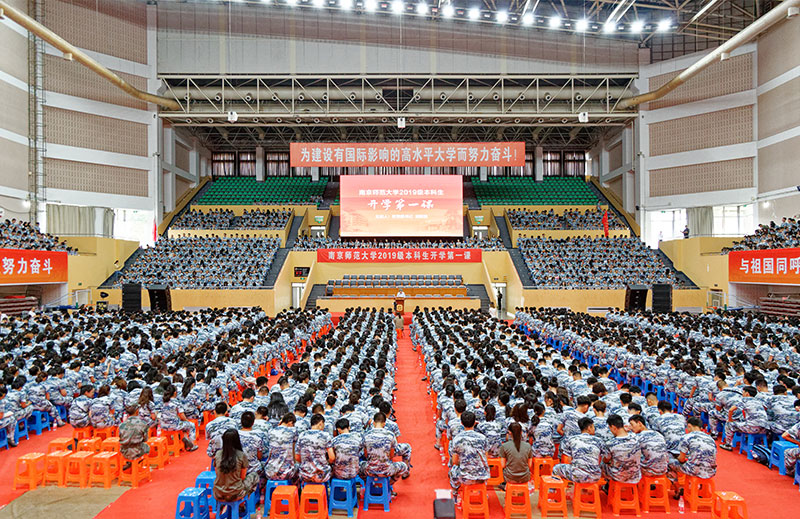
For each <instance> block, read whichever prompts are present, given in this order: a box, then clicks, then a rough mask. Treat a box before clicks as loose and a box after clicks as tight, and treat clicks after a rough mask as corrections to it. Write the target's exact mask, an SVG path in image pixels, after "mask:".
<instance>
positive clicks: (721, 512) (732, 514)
mask: <svg viewBox="0 0 800 519" xmlns="http://www.w3.org/2000/svg"><path fill="white" fill-rule="evenodd" d="M711 517H712V519H747V504H746V503H745V502H744V498H743V497H742V496H740V495H739V494H737V493H736V492H714V503H713V505H712V507H711Z"/></svg>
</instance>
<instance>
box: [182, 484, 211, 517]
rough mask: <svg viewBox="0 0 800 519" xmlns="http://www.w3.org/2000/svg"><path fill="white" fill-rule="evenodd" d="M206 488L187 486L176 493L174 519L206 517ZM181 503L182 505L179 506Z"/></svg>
mask: <svg viewBox="0 0 800 519" xmlns="http://www.w3.org/2000/svg"><path fill="white" fill-rule="evenodd" d="M209 493H210V492H209V490H208V489H206V488H197V487H189V488H186V489H184V490H183V492H181V493H180V494H178V504H177V505H175V519H208V518H209V517H210V515H209V512H208V495H209ZM181 505H183V506H181Z"/></svg>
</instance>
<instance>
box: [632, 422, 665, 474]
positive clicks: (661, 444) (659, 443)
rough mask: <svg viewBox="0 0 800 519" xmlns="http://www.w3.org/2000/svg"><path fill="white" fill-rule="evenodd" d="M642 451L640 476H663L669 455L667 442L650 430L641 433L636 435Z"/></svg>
mask: <svg viewBox="0 0 800 519" xmlns="http://www.w3.org/2000/svg"><path fill="white" fill-rule="evenodd" d="M636 439H637V440H639V447H640V448H641V449H642V461H641V466H642V476H663V475H664V474H666V473H667V465H668V464H669V453H668V452H667V442H666V440H664V437H663V436H661V434H660V433H657V432H656V431H652V430H649V429H648V430H646V431H642V432H640V433H639V434H637V435H636Z"/></svg>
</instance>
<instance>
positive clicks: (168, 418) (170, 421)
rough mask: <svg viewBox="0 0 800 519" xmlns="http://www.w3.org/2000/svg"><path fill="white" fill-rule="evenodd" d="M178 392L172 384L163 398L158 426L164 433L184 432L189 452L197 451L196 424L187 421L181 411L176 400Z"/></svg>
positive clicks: (184, 439) (184, 440)
mask: <svg viewBox="0 0 800 519" xmlns="http://www.w3.org/2000/svg"><path fill="white" fill-rule="evenodd" d="M176 394H177V390H176V389H175V386H173V385H172V384H170V385H168V386H167V388H166V389H165V390H164V395H163V396H162V400H163V404H162V405H161V412H160V413H159V415H158V422H159V423H158V425H159V426H160V427H161V430H162V431H183V432H184V434H185V435H186V436H184V437H183V443H184V446H185V447H186V450H187V451H188V452H192V451H195V450H197V445H195V444H194V435H195V429H194V424H193V423H192V422H189V421H187V420H186V415H185V414H183V411H181V410H180V407H179V404H178V401H177V400H176V399H175V396H176Z"/></svg>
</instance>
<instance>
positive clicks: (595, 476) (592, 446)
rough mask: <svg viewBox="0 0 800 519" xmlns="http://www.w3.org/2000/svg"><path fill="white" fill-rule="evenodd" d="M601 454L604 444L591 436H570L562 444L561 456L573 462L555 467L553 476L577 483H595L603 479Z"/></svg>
mask: <svg viewBox="0 0 800 519" xmlns="http://www.w3.org/2000/svg"><path fill="white" fill-rule="evenodd" d="M601 453H602V442H601V441H600V440H599V439H597V438H595V437H594V436H592V435H591V434H587V433H581V434H578V435H575V436H570V437H569V438H567V439H565V440H564V441H562V442H561V454H562V455H566V456H569V457H570V458H572V462H571V463H570V464H564V463H559V464H558V465H556V466H555V467H553V475H555V476H559V477H560V478H562V479H566V480H569V481H573V482H575V483H594V482H596V481H598V480H599V479H600V478H601V477H602V473H601V471H600V454H601Z"/></svg>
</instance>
